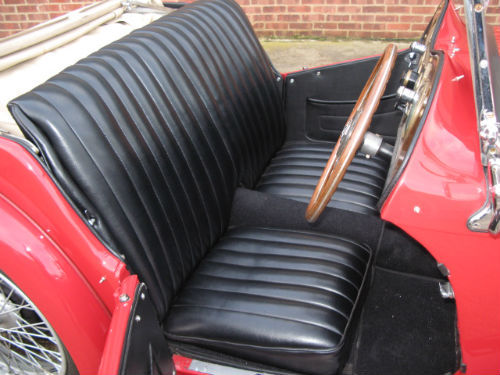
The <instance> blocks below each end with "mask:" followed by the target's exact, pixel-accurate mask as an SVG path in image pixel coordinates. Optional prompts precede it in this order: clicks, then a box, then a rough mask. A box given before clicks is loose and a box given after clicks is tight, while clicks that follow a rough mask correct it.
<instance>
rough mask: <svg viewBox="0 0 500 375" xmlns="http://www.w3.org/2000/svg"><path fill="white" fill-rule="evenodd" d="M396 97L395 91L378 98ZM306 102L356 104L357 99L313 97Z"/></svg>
mask: <svg viewBox="0 0 500 375" xmlns="http://www.w3.org/2000/svg"><path fill="white" fill-rule="evenodd" d="M395 97H396V93H393V94H388V95H384V96H382V97H381V98H380V100H387V99H393V98H395ZM306 100H307V102H308V103H312V104H356V102H357V101H358V100H357V99H356V100H323V99H315V98H306Z"/></svg>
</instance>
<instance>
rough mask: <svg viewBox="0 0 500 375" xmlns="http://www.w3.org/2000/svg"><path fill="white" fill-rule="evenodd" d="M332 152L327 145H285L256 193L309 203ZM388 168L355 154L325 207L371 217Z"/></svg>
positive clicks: (379, 159) (376, 160)
mask: <svg viewBox="0 0 500 375" xmlns="http://www.w3.org/2000/svg"><path fill="white" fill-rule="evenodd" d="M332 150H333V145H331V144H323V143H289V144H285V145H284V146H283V147H282V148H281V150H280V151H279V152H278V153H277V154H276V156H275V157H274V158H273V159H272V160H271V163H270V164H269V166H268V167H267V169H266V170H265V172H264V174H263V175H262V177H261V179H260V181H259V183H258V184H257V187H256V188H257V190H259V191H262V192H266V193H270V194H277V195H281V196H284V197H286V198H291V199H295V200H298V201H301V202H309V200H310V199H311V196H312V194H313V192H314V189H315V188H316V184H317V183H318V180H319V177H320V176H321V173H323V169H324V168H325V165H326V163H327V161H328V158H329V157H330V154H331V153H332ZM388 167H389V165H388V162H386V161H385V160H384V159H382V158H379V157H373V158H370V159H367V158H366V157H365V156H364V155H361V154H359V153H358V154H357V155H356V156H355V158H354V160H353V162H352V163H351V165H350V166H349V168H348V169H347V172H346V174H345V176H344V179H343V180H342V182H341V183H340V185H339V187H338V189H337V191H336V192H335V194H334V195H333V197H332V200H331V201H330V203H329V204H328V207H336V208H342V209H345V210H349V211H354V212H358V213H363V214H375V213H376V212H377V208H376V206H377V202H378V200H379V198H380V194H381V193H382V189H383V187H384V183H385V178H386V175H387V170H388Z"/></svg>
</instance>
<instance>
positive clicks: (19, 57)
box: [0, 8, 124, 71]
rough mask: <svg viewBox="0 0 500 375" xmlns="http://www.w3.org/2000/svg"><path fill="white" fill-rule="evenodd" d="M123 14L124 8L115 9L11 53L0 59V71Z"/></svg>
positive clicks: (69, 40)
mask: <svg viewBox="0 0 500 375" xmlns="http://www.w3.org/2000/svg"><path fill="white" fill-rule="evenodd" d="M123 12H124V8H119V9H116V10H115V11H114V12H112V13H108V14H105V15H104V16H101V17H99V18H97V19H95V20H93V21H91V22H89V23H87V24H85V25H82V26H80V27H78V28H76V29H74V30H70V31H68V32H66V33H64V34H61V35H58V36H56V37H54V38H52V39H49V40H45V41H43V42H41V43H39V44H36V45H34V46H31V47H28V48H25V49H23V50H21V51H18V52H15V53H12V54H10V55H8V56H4V57H0V71H2V70H5V69H8V68H10V67H11V66H14V65H17V64H19V63H21V62H23V61H26V60H29V59H32V58H35V57H37V56H40V55H43V54H44V53H47V52H49V51H52V50H53V49H56V48H58V47H60V46H63V45H65V44H67V43H69V42H71V41H73V40H75V39H78V38H79V37H81V36H82V35H85V34H87V33H88V32H90V31H92V30H93V29H95V28H97V27H99V26H100V25H102V24H103V23H106V22H109V21H112V20H114V19H116V18H118V17H120V16H121V15H122V14H123Z"/></svg>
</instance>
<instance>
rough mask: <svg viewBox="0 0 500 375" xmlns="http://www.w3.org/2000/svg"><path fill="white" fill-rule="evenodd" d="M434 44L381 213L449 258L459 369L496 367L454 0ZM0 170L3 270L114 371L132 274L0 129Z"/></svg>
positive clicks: (65, 333) (73, 341) (492, 290)
mask: <svg viewBox="0 0 500 375" xmlns="http://www.w3.org/2000/svg"><path fill="white" fill-rule="evenodd" d="M435 50H441V51H443V53H444V54H443V59H444V62H443V65H442V72H441V77H440V79H439V83H438V85H437V88H436V91H435V94H434V99H433V102H432V104H431V105H430V108H429V110H428V114H427V117H426V121H425V126H424V127H423V129H422V132H421V134H420V136H419V138H418V141H417V143H416V144H415V147H414V149H413V153H412V155H411V157H410V159H409V162H408V165H407V167H406V168H405V170H404V172H403V173H402V175H401V177H400V178H399V180H398V182H397V184H396V185H395V187H394V189H393V190H392V193H391V194H390V196H389V197H388V199H386V201H385V204H384V205H383V207H382V209H381V217H382V218H383V219H384V220H387V221H389V222H391V223H393V224H395V225H396V226H397V227H399V228H401V229H402V230H404V231H405V232H406V233H408V234H409V235H410V236H412V237H413V238H414V239H416V240H417V241H418V242H420V243H421V244H422V245H423V246H424V247H425V248H426V249H427V250H428V251H429V252H430V253H431V254H432V255H433V256H434V257H435V258H436V260H437V261H438V262H440V263H443V264H445V265H446V267H447V268H448V270H449V273H450V274H449V280H450V282H451V284H452V286H453V290H454V293H455V298H456V306H457V314H458V328H459V335H460V348H461V351H462V362H463V364H465V366H466V367H462V371H463V370H465V368H466V371H467V373H468V374H484V375H486V374H492V375H493V374H499V373H500V319H499V317H500V273H499V272H498V269H499V266H500V252H499V240H498V237H497V236H494V235H492V234H489V233H478V232H472V231H470V230H469V229H468V228H467V226H466V221H467V219H468V217H470V215H471V214H472V213H473V212H475V211H476V210H477V209H478V208H479V207H481V206H482V205H483V203H484V202H485V200H486V194H487V191H486V189H487V184H486V181H485V176H484V172H483V168H482V165H481V155H480V148H479V141H478V135H477V129H476V113H475V107H474V92H473V87H472V78H471V66H470V61H469V53H468V45H467V35H466V30H465V26H464V24H463V22H462V20H461V19H460V17H459V16H458V15H457V13H456V11H455V10H454V6H453V4H450V6H448V10H447V12H446V15H445V17H444V19H443V22H442V24H441V27H440V31H439V34H438V35H437V39H436V42H435ZM0 170H1V173H0V222H1V223H2V225H1V226H0V258H1V259H2V270H3V271H4V272H5V273H6V274H7V275H8V276H9V277H10V278H11V279H12V280H13V281H14V282H15V283H16V284H17V285H18V286H19V287H20V288H21V289H23V290H24V291H25V293H26V294H27V295H29V296H30V298H31V299H32V300H33V302H34V303H35V304H36V305H37V306H38V307H39V309H40V310H41V311H42V312H43V314H44V315H45V317H46V318H47V319H48V320H49V321H50V322H52V324H53V326H54V329H55V330H56V331H57V332H58V334H59V336H60V337H61V339H62V340H63V341H64V343H65V345H66V347H67V349H68V351H69V353H70V354H71V356H72V358H73V360H74V362H75V364H76V367H77V368H78V370H79V372H80V373H81V374H95V373H100V374H102V375H104V374H108V375H109V374H117V373H118V370H119V363H120V360H121V355H122V349H123V348H122V346H123V341H124V339H125V335H126V330H127V324H128V319H129V314H130V309H131V306H132V304H133V302H134V301H133V296H134V293H135V289H136V287H137V285H138V280H137V277H136V276H134V275H130V273H129V271H128V270H127V269H126V266H125V264H124V263H123V262H122V261H120V260H119V259H117V258H116V257H115V256H114V255H112V254H111V253H110V251H109V250H108V249H107V248H106V247H105V246H104V245H103V244H102V243H101V241H100V240H99V239H98V238H97V237H96V236H95V235H94V234H93V233H92V232H91V231H90V229H89V228H88V227H87V225H86V224H85V223H83V221H82V220H81V218H80V217H79V216H78V215H77V214H76V213H75V212H74V209H73V208H72V206H71V205H70V204H69V203H68V202H67V200H66V198H65V197H64V195H63V194H62V193H61V191H60V189H59V188H58V187H57V186H56V184H55V183H54V181H53V180H52V179H51V177H50V176H49V175H48V173H47V172H46V171H45V169H44V168H43V167H42V166H41V165H40V163H39V162H38V161H37V160H36V159H35V158H34V157H33V156H32V155H31V154H30V153H29V152H28V151H27V150H26V149H25V148H24V147H23V146H22V145H20V144H18V143H16V142H14V141H13V140H10V139H7V138H3V137H0ZM35 249H36V251H34V250H35ZM56 289H57V290H58V293H57V294H54V293H52V291H53V290H56ZM121 295H128V296H130V299H128V300H127V301H123V300H121V299H120V298H119V296H121ZM188 362H189V360H188ZM176 364H177V373H178V374H181V375H187V374H192V373H193V372H191V371H190V370H188V369H187V367H186V362H185V359H183V358H181V357H177V358H176ZM458 373H460V371H459V372H458Z"/></svg>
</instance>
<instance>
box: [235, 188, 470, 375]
mask: <svg viewBox="0 0 500 375" xmlns="http://www.w3.org/2000/svg"><path fill="white" fill-rule="evenodd" d="M305 207H306V205H305V204H304V203H302V202H297V201H293V200H289V199H283V198H280V197H278V196H273V195H270V194H265V193H261V192H257V191H253V190H247V189H238V191H237V193H236V196H235V200H234V205H233V211H232V216H231V226H233V227H237V226H242V225H255V226H261V227H268V226H270V227H272V226H274V225H275V224H273V223H280V224H281V225H286V226H287V227H288V228H294V229H297V230H308V229H309V230H310V229H314V230H315V231H318V232H325V233H329V234H334V235H343V236H350V237H352V238H357V239H358V240H359V241H360V242H362V243H366V244H367V245H368V246H370V247H371V248H372V249H376V254H375V256H374V260H373V263H372V272H371V282H370V283H369V285H368V287H367V288H366V289H367V291H366V293H365V295H364V301H363V303H362V304H361V307H362V308H361V311H360V313H359V319H358V322H357V328H355V329H354V330H355V331H356V332H355V337H354V338H353V339H352V343H351V344H350V345H351V346H352V348H351V350H350V357H349V359H348V360H347V363H346V365H345V367H344V368H343V370H342V375H350V374H357V375H380V374H384V375H392V374H394V375H396V374H398V375H399V374H403V373H404V374H411V375H413V374H414V375H423V374H426V375H433V374H435V375H440V374H448V373H454V372H455V371H456V370H457V369H458V368H459V365H460V353H459V351H458V338H457V333H456V308H455V303H454V301H453V300H451V299H444V298H443V297H442V296H441V293H440V288H439V284H440V282H446V277H444V276H443V275H442V274H441V272H440V271H439V269H438V267H437V263H436V261H435V259H434V258H433V257H432V256H431V255H430V254H429V253H428V252H427V250H425V249H424V248H423V247H422V246H421V245H419V244H418V243H417V242H416V241H414V240H413V239H412V238H411V237H409V236H408V235H406V234H405V233H403V232H402V231H401V230H400V229H398V228H397V227H395V226H392V225H391V224H389V223H387V222H384V221H383V220H381V219H380V218H379V217H378V216H375V215H363V214H358V213H354V212H349V211H345V210H339V209H335V208H328V209H326V210H325V212H324V214H323V216H322V217H321V218H320V219H319V220H318V221H317V222H316V223H315V224H312V225H311V224H309V223H307V222H306V220H305V219H304V211H305ZM278 219H279V220H278ZM348 345H349V344H348Z"/></svg>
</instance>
